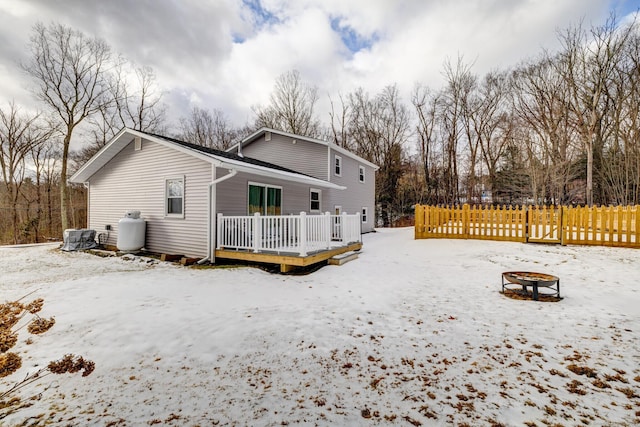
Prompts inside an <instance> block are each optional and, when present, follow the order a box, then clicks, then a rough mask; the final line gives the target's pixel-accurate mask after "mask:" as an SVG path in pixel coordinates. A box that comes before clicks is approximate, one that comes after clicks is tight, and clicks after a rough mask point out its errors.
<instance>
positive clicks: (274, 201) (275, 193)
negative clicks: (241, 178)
mask: <svg viewBox="0 0 640 427" xmlns="http://www.w3.org/2000/svg"><path fill="white" fill-rule="evenodd" d="M248 194H249V197H248V199H249V200H248V206H247V211H248V212H249V215H253V214H254V213H256V212H259V213H260V215H281V214H282V187H277V186H274V185H267V184H260V183H256V182H249V191H248Z"/></svg>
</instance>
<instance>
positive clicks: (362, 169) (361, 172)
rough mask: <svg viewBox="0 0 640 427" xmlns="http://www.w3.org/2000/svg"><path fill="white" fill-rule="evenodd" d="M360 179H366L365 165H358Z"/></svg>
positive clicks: (361, 180) (362, 180)
mask: <svg viewBox="0 0 640 427" xmlns="http://www.w3.org/2000/svg"><path fill="white" fill-rule="evenodd" d="M358 179H359V180H360V182H364V179H365V176H364V166H359V167H358Z"/></svg>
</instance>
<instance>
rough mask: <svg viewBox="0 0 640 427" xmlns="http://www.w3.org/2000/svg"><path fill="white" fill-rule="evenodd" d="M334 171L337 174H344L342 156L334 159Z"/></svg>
mask: <svg viewBox="0 0 640 427" xmlns="http://www.w3.org/2000/svg"><path fill="white" fill-rule="evenodd" d="M333 171H334V173H335V174H336V176H342V157H340V156H336V157H335V160H334V161H333Z"/></svg>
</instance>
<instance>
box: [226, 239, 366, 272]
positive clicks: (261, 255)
mask: <svg viewBox="0 0 640 427" xmlns="http://www.w3.org/2000/svg"><path fill="white" fill-rule="evenodd" d="M360 249H362V242H356V243H351V244H348V245H346V246H340V247H336V248H331V249H328V250H323V251H318V252H315V253H311V254H309V255H307V256H300V255H299V254H296V253H291V254H287V253H277V252H268V251H263V252H258V253H255V252H253V251H250V250H236V249H216V258H222V259H236V260H242V261H253V262H261V263H265V264H280V272H282V273H286V272H288V271H291V270H292V269H294V268H295V267H306V266H309V265H312V264H316V263H319V262H322V261H325V260H328V259H329V258H331V257H333V256H335V255H339V254H342V253H345V252H350V251H359V250H360Z"/></svg>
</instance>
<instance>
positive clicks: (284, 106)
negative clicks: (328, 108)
mask: <svg viewBox="0 0 640 427" xmlns="http://www.w3.org/2000/svg"><path fill="white" fill-rule="evenodd" d="M317 100H318V88H317V87H316V86H310V85H308V84H306V83H304V82H303V81H302V77H301V76H300V72H298V70H292V71H289V72H286V73H284V74H282V75H280V76H279V77H278V78H277V79H276V83H275V86H274V89H273V92H272V93H271V96H270V104H269V105H268V106H266V107H260V106H254V107H252V109H253V112H254V113H255V115H256V121H255V127H256V128H258V127H262V126H265V127H269V128H273V129H279V130H283V131H285V132H291V133H295V134H298V135H304V136H311V137H316V136H319V133H320V122H319V121H318V120H317V119H316V118H315V115H314V107H315V104H316V102H317Z"/></svg>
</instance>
